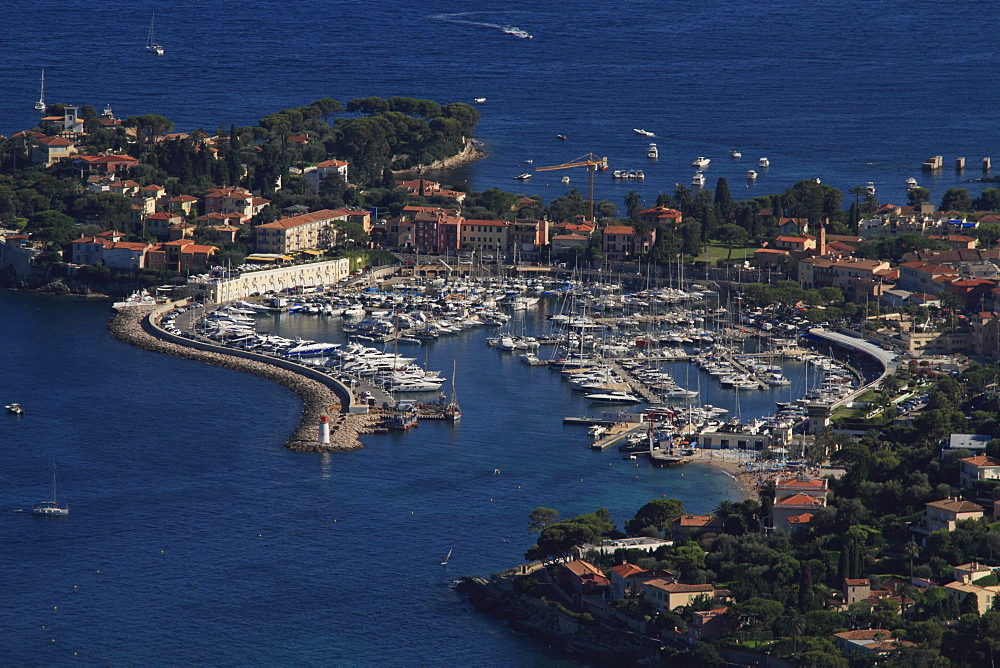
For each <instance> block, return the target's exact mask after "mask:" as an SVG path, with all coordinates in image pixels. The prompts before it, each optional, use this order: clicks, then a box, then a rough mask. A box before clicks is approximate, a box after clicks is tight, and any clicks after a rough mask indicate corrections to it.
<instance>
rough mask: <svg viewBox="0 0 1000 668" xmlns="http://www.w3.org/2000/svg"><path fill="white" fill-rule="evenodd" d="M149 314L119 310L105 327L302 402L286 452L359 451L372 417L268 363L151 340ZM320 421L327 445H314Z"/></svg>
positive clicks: (317, 383)
mask: <svg viewBox="0 0 1000 668" xmlns="http://www.w3.org/2000/svg"><path fill="white" fill-rule="evenodd" d="M151 312H152V309H151V308H148V307H146V308H144V307H128V308H123V309H120V310H119V311H118V313H117V315H115V316H114V317H113V318H112V319H111V321H110V322H109V323H108V329H109V330H110V331H111V334H112V335H113V336H114V337H115V338H117V339H118V340H120V341H122V342H124V343H128V344H130V345H133V346H136V347H139V348H143V349H145V350H150V351H152V352H157V353H162V354H164V355H171V356H173V357H182V358H184V359H189V360H193V361H196V362H202V363H204V364H211V365H214V366H220V367H225V368H227V369H233V370H235V371H243V372H245V373H251V374H254V375H256V376H260V377H262V378H266V379H268V380H271V381H273V382H275V383H278V384H280V385H284V386H285V387H287V388H288V389H290V390H292V391H293V392H295V394H297V395H298V396H299V398H300V399H302V404H303V407H302V420H301V422H300V423H299V426H298V428H297V429H296V430H295V431H294V432H293V433H292V435H291V436H290V437H289V439H288V441H287V442H286V443H285V447H286V448H288V449H289V450H299V451H307V452H339V451H347V450H356V449H358V448H362V447H364V444H362V443H361V441H359V440H358V436H360V435H361V434H365V433H371V430H372V426H373V423H374V421H375V420H376V419H377V417H376V416H373V415H367V414H359V413H348V412H345V408H344V401H343V399H344V398H343V397H341V396H338V393H337V392H335V391H334V390H333V389H332V388H330V387H329V386H328V385H326V384H324V383H322V382H320V381H319V380H314V379H311V378H307V377H306V376H304V375H302V374H300V373H297V372H295V371H292V370H289V369H284V368H281V367H279V366H276V365H275V364H272V363H269V362H267V361H262V360H256V359H247V358H245V357H237V356H235V355H227V354H224V353H220V352H215V351H211V350H202V349H199V348H195V347H193V346H190V345H184V344H183V343H181V342H180V341H182V340H183V339H180V340H177V341H175V340H166V339H165V338H161V337H159V336H156V335H155V334H156V333H159V332H158V330H157V329H156V328H155V327H154V326H153V324H152V323H151V322H150V318H149V316H150V314H151ZM167 336H169V335H167ZM171 338H172V339H178V338H179V337H171ZM348 392H349V390H348ZM349 396H350V395H349V394H348V397H349ZM323 416H326V417H327V419H328V420H329V421H330V442H329V443H320V442H319V422H320V418H321V417H323Z"/></svg>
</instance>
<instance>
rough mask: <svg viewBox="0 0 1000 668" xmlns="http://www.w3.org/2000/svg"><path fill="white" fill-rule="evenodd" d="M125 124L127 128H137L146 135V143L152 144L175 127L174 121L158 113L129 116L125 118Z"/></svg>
mask: <svg viewBox="0 0 1000 668" xmlns="http://www.w3.org/2000/svg"><path fill="white" fill-rule="evenodd" d="M123 125H124V126H125V127H127V128H135V129H136V131H137V132H139V133H140V134H141V135H144V136H145V138H146V143H147V144H150V145H152V144H154V143H155V142H156V141H157V140H158V139H159V138H160V137H162V136H163V135H164V134H166V133H168V132H170V131H171V130H173V129H174V124H173V123H172V122H170V121H169V120H167V119H166V118H164V117H163V116H159V115H157V114H142V115H140V116H129V117H128V118H126V119H125V121H124V122H123Z"/></svg>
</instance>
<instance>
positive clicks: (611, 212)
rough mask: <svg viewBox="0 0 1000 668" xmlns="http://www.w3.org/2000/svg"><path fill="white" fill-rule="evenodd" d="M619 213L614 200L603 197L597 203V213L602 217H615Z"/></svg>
mask: <svg viewBox="0 0 1000 668" xmlns="http://www.w3.org/2000/svg"><path fill="white" fill-rule="evenodd" d="M617 213H618V207H616V206H615V203H614V202H612V201H610V200H606V199H602V200H601V201H600V202H598V203H597V215H599V216H600V217H601V218H614V217H615V215H616V214H617Z"/></svg>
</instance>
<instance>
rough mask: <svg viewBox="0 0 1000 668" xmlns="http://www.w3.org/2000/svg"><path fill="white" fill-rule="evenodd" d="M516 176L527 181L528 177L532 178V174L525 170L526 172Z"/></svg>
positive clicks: (519, 179)
mask: <svg viewBox="0 0 1000 668" xmlns="http://www.w3.org/2000/svg"><path fill="white" fill-rule="evenodd" d="M514 178H515V179H517V180H518V181H527V180H528V179H530V178H531V174H529V173H528V172H525V173H524V174H518V175H517V176H515V177H514Z"/></svg>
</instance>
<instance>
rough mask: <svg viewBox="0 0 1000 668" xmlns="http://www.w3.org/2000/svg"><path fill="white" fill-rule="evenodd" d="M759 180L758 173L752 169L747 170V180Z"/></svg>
mask: <svg viewBox="0 0 1000 668" xmlns="http://www.w3.org/2000/svg"><path fill="white" fill-rule="evenodd" d="M756 178H757V172H755V171H754V170H752V169H748V170H747V179H749V180H750V181H754V180H755V179H756Z"/></svg>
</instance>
